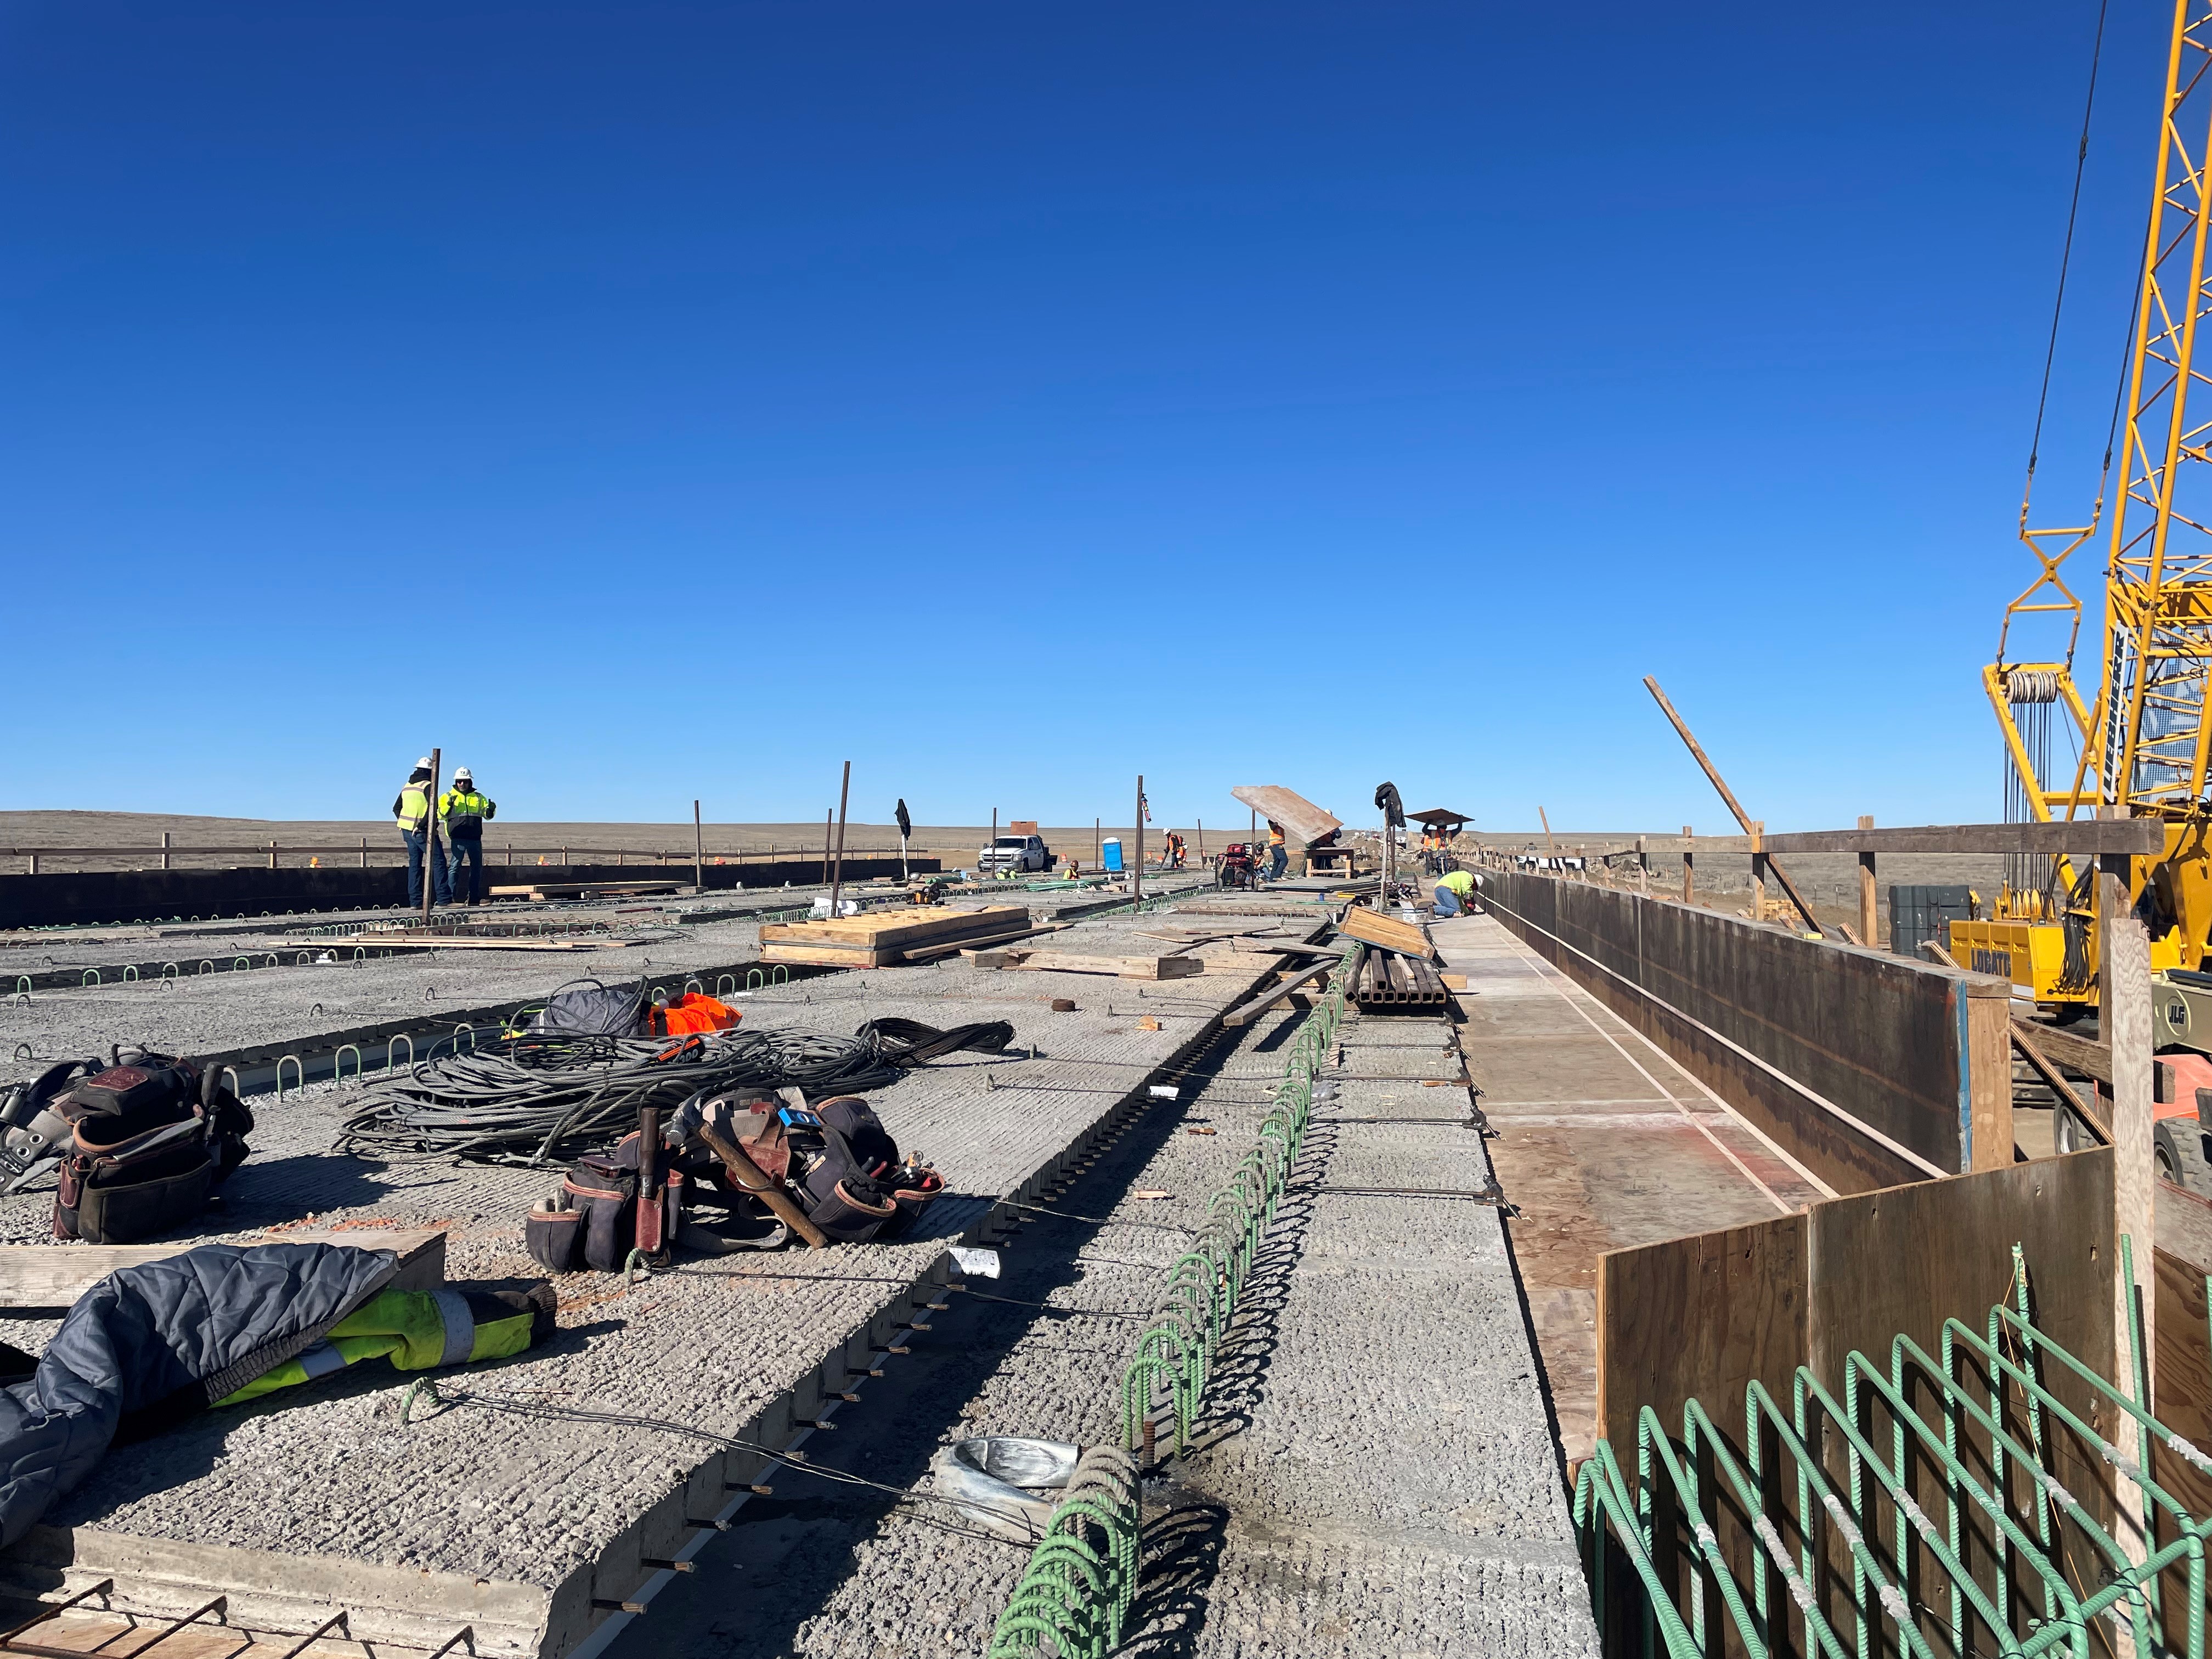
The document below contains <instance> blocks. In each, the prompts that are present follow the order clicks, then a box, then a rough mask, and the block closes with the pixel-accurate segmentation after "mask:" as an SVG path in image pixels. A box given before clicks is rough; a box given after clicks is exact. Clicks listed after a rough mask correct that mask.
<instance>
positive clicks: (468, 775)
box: [453, 766, 477, 783]
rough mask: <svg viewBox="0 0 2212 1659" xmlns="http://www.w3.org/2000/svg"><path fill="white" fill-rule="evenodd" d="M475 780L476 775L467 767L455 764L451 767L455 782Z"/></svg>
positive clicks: (472, 781) (471, 781)
mask: <svg viewBox="0 0 2212 1659" xmlns="http://www.w3.org/2000/svg"><path fill="white" fill-rule="evenodd" d="M453 781H454V782H455V783H474V782H475V781H477V780H476V775H475V774H474V773H473V772H471V771H470V770H469V769H468V768H467V767H465V766H456V767H455V768H454V769H453Z"/></svg>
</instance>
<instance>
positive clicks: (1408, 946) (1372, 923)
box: [1336, 904, 1437, 962]
mask: <svg viewBox="0 0 2212 1659" xmlns="http://www.w3.org/2000/svg"><path fill="white" fill-rule="evenodd" d="M1336 931H1337V932H1338V933H1343V934H1346V935H1347V936H1348V937H1350V938H1352V939H1361V940H1364V942H1365V943H1367V944H1369V945H1381V946H1382V947H1383V949H1384V950H1386V951H1398V952H1399V953H1400V954H1401V955H1403V956H1409V957H1421V958H1423V959H1424V960H1425V961H1430V962H1433V961H1435V960H1436V955H1437V947H1436V946H1435V945H1431V944H1430V943H1429V936H1428V934H1427V933H1425V932H1423V931H1422V930H1421V929H1420V928H1419V927H1415V926H1414V925H1413V923H1412V922H1410V921H1399V920H1398V919H1397V918H1396V917H1395V916H1386V915H1383V914H1382V913H1381V912H1380V911H1376V910H1363V909H1361V908H1359V907H1358V905H1356V904H1355V905H1354V906H1352V908H1351V909H1349V910H1346V912H1345V913H1344V920H1343V921H1340V922H1338V923H1337V924H1336Z"/></svg>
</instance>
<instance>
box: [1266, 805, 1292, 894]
mask: <svg viewBox="0 0 2212 1659" xmlns="http://www.w3.org/2000/svg"><path fill="white" fill-rule="evenodd" d="M1267 857H1268V860H1269V862H1268V865H1267V879H1268V880H1269V881H1280V880H1281V879H1282V878H1283V872H1284V871H1285V870H1287V869H1289V868H1290V867H1291V853H1290V848H1287V847H1285V845H1284V844H1283V826H1282V825H1281V824H1279V823H1276V822H1275V821H1274V819H1273V818H1269V819H1268V820H1267Z"/></svg>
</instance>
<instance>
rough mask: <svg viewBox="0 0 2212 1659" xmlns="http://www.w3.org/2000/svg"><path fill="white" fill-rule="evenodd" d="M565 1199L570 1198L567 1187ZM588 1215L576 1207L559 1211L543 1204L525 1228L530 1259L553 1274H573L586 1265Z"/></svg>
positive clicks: (537, 1205) (533, 1212) (539, 1204)
mask: <svg viewBox="0 0 2212 1659" xmlns="http://www.w3.org/2000/svg"><path fill="white" fill-rule="evenodd" d="M562 1198H563V1199H564V1200H565V1199H567V1198H568V1191H567V1188H566V1187H565V1186H564V1187H563V1188H562ZM588 1213H589V1212H587V1211H585V1210H580V1209H577V1208H575V1207H574V1204H573V1202H571V1203H570V1206H569V1207H568V1208H565V1209H556V1208H555V1207H554V1206H553V1205H552V1203H551V1202H550V1201H548V1200H542V1199H541V1200H539V1201H538V1203H537V1204H535V1205H533V1206H532V1208H531V1211H530V1215H529V1218H528V1219H527V1220H526V1221H525V1222H524V1223H523V1224H522V1237H523V1242H524V1243H526V1245H527V1246H528V1247H529V1249H530V1259H531V1260H532V1261H535V1262H536V1263H537V1264H538V1266H539V1267H544V1268H545V1269H546V1270H547V1271H548V1272H550V1273H574V1272H575V1271H576V1270H577V1269H578V1268H580V1267H582V1266H583V1265H584V1231H585V1218H586V1215H587V1214H588Z"/></svg>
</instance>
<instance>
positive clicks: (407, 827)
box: [392, 755, 453, 910]
mask: <svg viewBox="0 0 2212 1659" xmlns="http://www.w3.org/2000/svg"><path fill="white" fill-rule="evenodd" d="M392 817H393V819H394V820H395V821H397V823H398V825H399V838H400V839H401V840H402V841H404V842H406V843H407V908H409V909H410V910H419V909H421V908H422V860H423V855H424V854H425V853H427V854H428V855H429V860H430V893H431V896H432V897H433V898H435V900H436V901H437V902H439V903H440V904H451V903H452V902H453V888H452V887H451V886H450V885H449V884H447V879H446V854H445V852H444V850H443V849H442V848H440V847H439V845H438V835H437V829H436V826H435V825H434V824H433V823H431V822H430V757H428V755H425V756H423V757H422V759H421V760H418V761H416V763H415V769H414V770H413V771H412V772H410V773H409V774H408V775H407V781H406V782H405V783H404V784H402V785H400V786H399V793H398V796H397V797H396V798H394V799H393V800H392Z"/></svg>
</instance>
